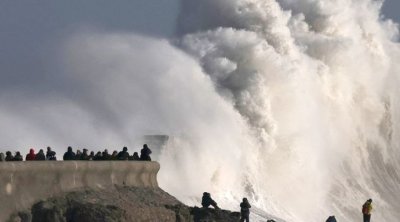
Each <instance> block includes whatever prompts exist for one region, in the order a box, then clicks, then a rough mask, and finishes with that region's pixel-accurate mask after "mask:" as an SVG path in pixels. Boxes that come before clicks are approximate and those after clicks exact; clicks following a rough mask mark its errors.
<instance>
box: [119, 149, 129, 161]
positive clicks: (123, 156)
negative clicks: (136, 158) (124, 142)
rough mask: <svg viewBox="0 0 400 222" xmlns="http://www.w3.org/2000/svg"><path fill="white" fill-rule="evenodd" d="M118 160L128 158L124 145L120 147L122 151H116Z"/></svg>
mask: <svg viewBox="0 0 400 222" xmlns="http://www.w3.org/2000/svg"><path fill="white" fill-rule="evenodd" d="M117 159H118V160H129V153H128V148H127V147H126V146H125V147H124V148H122V151H121V152H119V153H118V156H117Z"/></svg>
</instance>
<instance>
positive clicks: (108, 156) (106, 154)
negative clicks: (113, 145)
mask: <svg viewBox="0 0 400 222" xmlns="http://www.w3.org/2000/svg"><path fill="white" fill-rule="evenodd" d="M102 157H103V159H102V160H110V159H111V155H110V154H109V153H108V150H107V149H105V150H104V151H103V153H102Z"/></svg>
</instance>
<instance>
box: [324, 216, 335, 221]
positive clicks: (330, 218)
mask: <svg viewBox="0 0 400 222" xmlns="http://www.w3.org/2000/svg"><path fill="white" fill-rule="evenodd" d="M326 222H336V218H335V216H330V217H328V219H326Z"/></svg>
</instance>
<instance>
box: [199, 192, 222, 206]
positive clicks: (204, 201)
mask: <svg viewBox="0 0 400 222" xmlns="http://www.w3.org/2000/svg"><path fill="white" fill-rule="evenodd" d="M201 205H202V206H203V208H208V207H209V206H210V205H211V206H213V207H214V208H215V209H219V207H218V205H217V202H215V201H214V200H213V199H212V198H211V194H210V193H207V192H204V193H203V197H202V198H201Z"/></svg>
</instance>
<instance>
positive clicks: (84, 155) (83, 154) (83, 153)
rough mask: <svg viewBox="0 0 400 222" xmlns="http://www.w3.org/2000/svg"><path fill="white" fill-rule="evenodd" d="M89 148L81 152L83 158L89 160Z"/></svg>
mask: <svg viewBox="0 0 400 222" xmlns="http://www.w3.org/2000/svg"><path fill="white" fill-rule="evenodd" d="M87 152H88V150H87V149H83V152H82V154H81V160H89V158H90V157H89V154H88V153H87Z"/></svg>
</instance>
